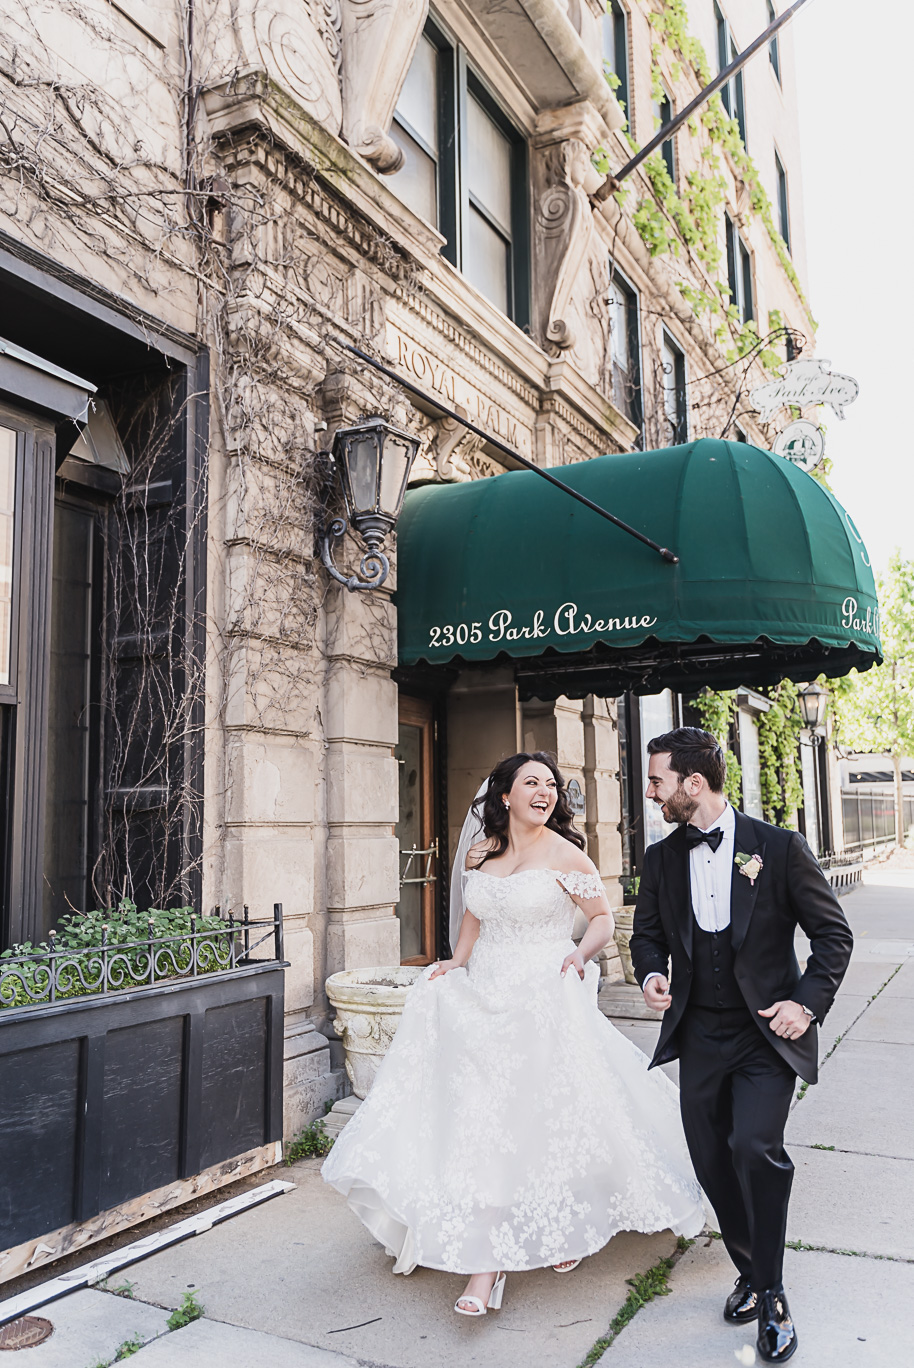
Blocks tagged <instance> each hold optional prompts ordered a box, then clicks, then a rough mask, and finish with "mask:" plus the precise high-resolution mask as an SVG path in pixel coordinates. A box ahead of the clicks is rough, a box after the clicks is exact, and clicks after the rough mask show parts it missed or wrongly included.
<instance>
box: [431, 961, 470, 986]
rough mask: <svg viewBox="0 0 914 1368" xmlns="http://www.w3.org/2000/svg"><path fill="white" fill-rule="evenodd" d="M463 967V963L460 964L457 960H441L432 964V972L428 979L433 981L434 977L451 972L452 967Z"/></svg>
mask: <svg viewBox="0 0 914 1368" xmlns="http://www.w3.org/2000/svg"><path fill="white" fill-rule="evenodd" d="M462 968H463V965H462V964H458V963H457V961H456V960H452V959H449V960H439V961H438V963H437V964H434V965H433V966H432V972H431V973H430V974H429V976H428V981H429V983H431V981H432V979H436V978H439V977H440V976H441V975H442V974H449V973H450V972H451V970H452V969H462Z"/></svg>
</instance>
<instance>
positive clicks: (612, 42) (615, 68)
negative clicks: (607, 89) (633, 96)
mask: <svg viewBox="0 0 914 1368" xmlns="http://www.w3.org/2000/svg"><path fill="white" fill-rule="evenodd" d="M603 70H604V71H606V72H609V74H610V75H612V76H615V77H616V79H617V80H618V82H619V84H618V85H617V86H616V87H615V94H616V99H617V100H618V101H619V103H620V105H621V106H622V108H623V109H624V110H625V115H626V118H627V119H628V121H629V124H631V114H630V113H629V106H628V99H629V96H628V15H627V13H626V12H625V10H624V9H623V8H622V6H621V5H620V4H619V0H607V3H606V13H605V14H604V16H603Z"/></svg>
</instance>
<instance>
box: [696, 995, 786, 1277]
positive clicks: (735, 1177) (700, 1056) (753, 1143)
mask: <svg viewBox="0 0 914 1368" xmlns="http://www.w3.org/2000/svg"><path fill="white" fill-rule="evenodd" d="M677 1036H678V1044H679V1088H680V1103H681V1107H682V1122H683V1126H684V1128H685V1135H686V1140H687V1142H688V1146H689V1153H690V1154H691V1156H692V1163H693V1164H694V1166H695V1173H696V1175H697V1177H698V1181H699V1182H700V1183H701V1185H702V1187H703V1188H704V1190H705V1192H706V1193H707V1195H708V1199H709V1200H710V1202H711V1204H712V1206H713V1207H714V1210H715V1212H716V1214H717V1219H718V1222H719V1224H720V1233H721V1235H722V1236H723V1240H724V1244H725V1245H726V1247H727V1251H728V1253H729V1255H730V1257H731V1259H732V1260H733V1262H734V1263H735V1265H736V1267H737V1269H738V1271H739V1273H740V1274H741V1275H742V1276H743V1277H746V1278H748V1279H749V1281H750V1283H751V1285H752V1286H753V1287H754V1288H757V1289H758V1290H759V1291H761V1290H763V1289H764V1288H766V1287H777V1286H778V1285H779V1284H780V1282H781V1279H782V1276H783V1265H784V1241H785V1238H786V1231H787V1203H788V1201H789V1198H790V1187H791V1183H792V1182H793V1164H792V1163H791V1161H790V1158H789V1156H788V1154H787V1152H786V1150H785V1149H784V1126H785V1124H786V1122H787V1113H788V1110H789V1107H790V1099H791V1096H792V1094H793V1089H794V1084H795V1082H796V1076H795V1074H794V1073H793V1071H792V1069H791V1068H790V1067H789V1065H787V1064H786V1063H785V1062H784V1060H783V1059H782V1058H781V1056H780V1055H779V1054H778V1053H777V1051H776V1050H775V1048H774V1047H773V1046H772V1045H769V1044H768V1042H767V1041H766V1040H765V1037H764V1036H763V1034H762V1033H761V1031H760V1030H759V1028H758V1026H757V1025H756V1024H755V1022H754V1021H753V1020H752V1018H751V1016H750V1015H749V1011H748V1008H745V1007H741V1008H738V1009H736V1010H733V1011H731V1010H729V1009H726V1010H718V1009H713V1008H705V1007H696V1006H693V1005H691V1004H690V1005H689V1006H688V1007H687V1008H686V1010H685V1014H684V1016H683V1019H682V1021H681V1023H680V1026H679V1030H678V1032H677Z"/></svg>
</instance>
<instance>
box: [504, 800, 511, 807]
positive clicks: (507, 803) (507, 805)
mask: <svg viewBox="0 0 914 1368" xmlns="http://www.w3.org/2000/svg"><path fill="white" fill-rule="evenodd" d="M510 806H511V804H510V803H509V802H508V800H507V798H506V799H505V807H506V808H509V807H510Z"/></svg>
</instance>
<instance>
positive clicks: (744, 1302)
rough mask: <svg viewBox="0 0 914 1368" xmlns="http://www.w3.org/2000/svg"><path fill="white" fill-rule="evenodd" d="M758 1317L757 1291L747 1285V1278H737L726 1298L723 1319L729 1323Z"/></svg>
mask: <svg viewBox="0 0 914 1368" xmlns="http://www.w3.org/2000/svg"><path fill="white" fill-rule="evenodd" d="M757 1319H758V1293H757V1292H753V1290H752V1288H751V1287H750V1286H749V1279H748V1278H742V1277H741V1278H737V1280H736V1286H735V1287H734V1289H733V1291H732V1292H731V1293H730V1295H729V1297H728V1298H727V1304H726V1306H725V1307H724V1320H725V1321H729V1322H730V1324H731V1325H742V1324H743V1323H744V1322H745V1321H754V1320H757Z"/></svg>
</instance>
